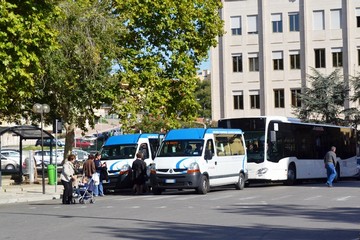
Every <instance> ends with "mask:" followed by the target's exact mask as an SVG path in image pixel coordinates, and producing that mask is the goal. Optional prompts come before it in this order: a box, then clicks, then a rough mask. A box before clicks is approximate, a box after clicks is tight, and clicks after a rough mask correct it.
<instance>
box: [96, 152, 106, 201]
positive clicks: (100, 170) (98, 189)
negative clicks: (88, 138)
mask: <svg viewBox="0 0 360 240" xmlns="http://www.w3.org/2000/svg"><path fill="white" fill-rule="evenodd" d="M100 159H101V154H100V153H96V154H95V160H94V163H95V169H96V172H97V173H98V174H99V185H95V188H94V195H95V197H96V196H101V197H103V196H105V195H104V188H103V184H102V180H104V179H105V176H104V170H105V168H106V165H105V163H101V160H100Z"/></svg>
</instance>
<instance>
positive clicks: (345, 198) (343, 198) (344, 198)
mask: <svg viewBox="0 0 360 240" xmlns="http://www.w3.org/2000/svg"><path fill="white" fill-rule="evenodd" d="M349 198H351V196H346V197H341V198H337V199H336V201H346V200H348V199H349Z"/></svg>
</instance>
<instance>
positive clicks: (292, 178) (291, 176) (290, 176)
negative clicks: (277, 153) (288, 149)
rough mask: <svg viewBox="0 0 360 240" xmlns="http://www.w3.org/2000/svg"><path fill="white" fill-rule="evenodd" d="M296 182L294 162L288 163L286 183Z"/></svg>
mask: <svg viewBox="0 0 360 240" xmlns="http://www.w3.org/2000/svg"><path fill="white" fill-rule="evenodd" d="M295 183H296V167H295V165H294V164H290V165H289V168H288V172H287V180H286V182H285V184H286V185H289V186H290V185H294V184H295Z"/></svg>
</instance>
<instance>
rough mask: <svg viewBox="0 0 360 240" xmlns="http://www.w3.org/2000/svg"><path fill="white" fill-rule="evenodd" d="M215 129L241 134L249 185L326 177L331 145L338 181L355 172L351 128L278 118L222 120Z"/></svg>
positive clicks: (354, 145)
mask: <svg viewBox="0 0 360 240" xmlns="http://www.w3.org/2000/svg"><path fill="white" fill-rule="evenodd" d="M218 126H219V127H222V128H241V129H242V130H243V131H244V136H245V141H246V146H247V157H248V173H249V182H250V183H251V182H255V181H262V182H266V181H270V182H271V181H283V182H284V183H286V184H288V185H292V184H295V183H296V181H301V180H305V179H321V178H326V170H325V167H324V161H323V159H324V155H325V153H326V152H327V151H329V150H330V148H331V146H335V147H336V154H337V160H338V161H337V164H336V171H337V179H339V178H340V177H353V176H354V175H356V173H357V168H356V131H355V129H354V128H351V127H344V126H334V125H327V124H314V123H305V122H301V121H300V120H298V119H294V118H287V117H277V116H266V117H265V116H262V117H244V118H229V119H221V120H219V121H218ZM249 182H248V183H249Z"/></svg>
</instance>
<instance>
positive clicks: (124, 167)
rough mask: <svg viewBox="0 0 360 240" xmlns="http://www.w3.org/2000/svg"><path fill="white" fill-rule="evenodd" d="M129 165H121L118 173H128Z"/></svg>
mask: <svg viewBox="0 0 360 240" xmlns="http://www.w3.org/2000/svg"><path fill="white" fill-rule="evenodd" d="M130 169H131V168H130V165H129V164H125V165H124V166H122V167H121V169H120V175H124V174H129V170H130Z"/></svg>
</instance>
